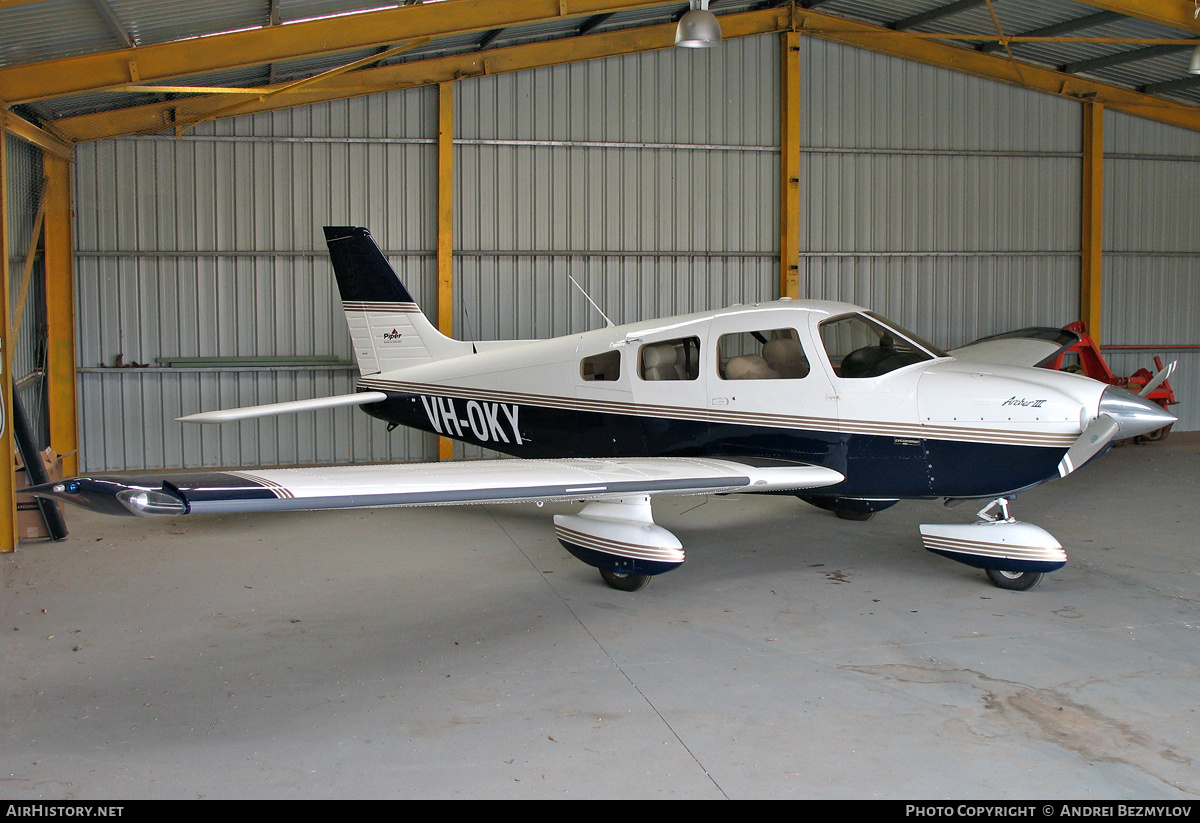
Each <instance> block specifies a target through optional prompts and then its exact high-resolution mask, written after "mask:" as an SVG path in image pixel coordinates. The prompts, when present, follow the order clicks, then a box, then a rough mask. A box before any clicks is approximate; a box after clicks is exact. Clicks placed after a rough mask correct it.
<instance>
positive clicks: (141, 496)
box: [26, 457, 845, 515]
mask: <svg viewBox="0 0 1200 823" xmlns="http://www.w3.org/2000/svg"><path fill="white" fill-rule="evenodd" d="M844 479H845V478H844V477H843V476H842V475H841V474H840V473H839V472H836V471H833V470H832V469H827V468H823V467H821V466H813V465H808V464H804V463H796V462H792V461H786V460H773V459H767V458H700V457H694V458H693V457H637V458H618V459H582V458H581V459H561V460H520V459H506V460H477V461H462V462H447V463H401V464H392V465H366V466H333V467H327V468H295V469H253V470H249V471H217V472H199V473H189V474H178V475H173V476H162V475H158V476H147V475H138V476H134V475H128V476H110V477H73V478H71V479H69V480H62V481H57V482H54V483H46V484H44V485H41V486H35V487H33V488H31V489H29V490H27V492H26V493H30V494H34V495H36V496H39V497H49V498H52V499H55V500H61V501H64V502H69V503H75V504H77V505H80V506H83V507H85V508H88V509H92V510H93V511H99V512H104V513H106V514H135V515H151V514H161V515H181V514H216V513H230V512H267V511H289V510H313V509H350V508H373V507H381V506H437V505H452V504H466V503H518V502H537V501H576V500H612V499H617V498H621V497H626V496H633V495H687V494H721V493H731V492H766V491H784V492H788V491H795V490H801V489H812V488H817V487H820V486H832V485H834V484H837V483H840V482H842V480H844Z"/></svg>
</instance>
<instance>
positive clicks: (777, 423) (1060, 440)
mask: <svg viewBox="0 0 1200 823" xmlns="http://www.w3.org/2000/svg"><path fill="white" fill-rule="evenodd" d="M359 386H360V387H362V388H370V389H378V390H384V391H394V392H404V393H408V394H426V395H439V396H442V397H456V398H461V399H463V400H485V401H490V402H498V403H517V404H520V405H525V406H540V407H542V408H549V409H564V410H569V411H584V412H597V413H608V414H625V415H634V416H638V417H662V418H668V419H674V420H698V421H702V422H708V423H733V424H737V425H746V426H748V425H759V426H768V427H773V428H781V429H804V430H810V431H826V432H834V433H839V434H870V435H883V436H893V437H918V438H924V439H933V440H958V441H966V442H972V443H994V444H1001V445H1017V446H1040V447H1044V448H1067V447H1069V446H1070V445H1071V444H1072V443H1074V442H1075V440H1076V439H1077V438H1078V434H1051V433H1041V432H1024V431H1019V430H1011V429H994V428H986V429H985V428H969V427H966V426H947V425H945V424H932V423H931V424H913V423H893V422H890V421H884V420H838V419H836V418H830V417H807V416H803V415H786V414H771V413H768V412H738V411H712V410H709V409H698V408H691V407H686V406H658V405H650V404H645V403H629V402H617V401H611V400H591V399H585V398H575V397H552V396H546V395H540V394H527V393H522V392H508V391H499V390H494V389H473V388H467V387H459V386H443V385H437V384H428V383H409V382H405V381H400V380H384V379H380V378H370V377H368V378H363V379H362V380H360V381H359Z"/></svg>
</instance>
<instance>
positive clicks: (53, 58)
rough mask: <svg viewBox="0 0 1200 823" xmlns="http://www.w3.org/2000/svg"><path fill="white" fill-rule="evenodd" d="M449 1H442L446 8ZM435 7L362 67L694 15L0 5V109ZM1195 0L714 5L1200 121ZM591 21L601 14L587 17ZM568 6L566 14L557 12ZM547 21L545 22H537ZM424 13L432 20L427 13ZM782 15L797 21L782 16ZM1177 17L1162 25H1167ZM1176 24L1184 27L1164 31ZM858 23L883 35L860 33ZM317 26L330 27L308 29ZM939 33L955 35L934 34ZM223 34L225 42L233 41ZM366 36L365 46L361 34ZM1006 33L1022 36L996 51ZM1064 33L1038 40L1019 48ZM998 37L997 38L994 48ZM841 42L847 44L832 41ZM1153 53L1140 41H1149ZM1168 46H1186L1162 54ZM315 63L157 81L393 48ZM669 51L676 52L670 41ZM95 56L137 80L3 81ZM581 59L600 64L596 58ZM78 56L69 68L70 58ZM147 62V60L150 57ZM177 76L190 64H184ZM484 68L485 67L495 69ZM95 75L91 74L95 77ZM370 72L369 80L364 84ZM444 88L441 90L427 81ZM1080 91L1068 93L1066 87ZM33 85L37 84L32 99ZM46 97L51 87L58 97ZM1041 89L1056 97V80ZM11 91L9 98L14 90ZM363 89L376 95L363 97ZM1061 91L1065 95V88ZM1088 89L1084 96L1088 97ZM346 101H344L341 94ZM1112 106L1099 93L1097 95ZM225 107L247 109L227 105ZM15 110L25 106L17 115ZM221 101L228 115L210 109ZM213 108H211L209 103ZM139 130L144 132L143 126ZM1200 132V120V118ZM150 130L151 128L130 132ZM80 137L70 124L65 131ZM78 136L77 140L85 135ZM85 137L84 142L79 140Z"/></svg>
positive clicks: (318, 43)
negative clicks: (112, 60)
mask: <svg viewBox="0 0 1200 823" xmlns="http://www.w3.org/2000/svg"><path fill="white" fill-rule="evenodd" d="M443 3H444V4H445V5H440V4H443ZM415 5H423V6H424V7H425V8H426V9H429V7H431V6H434V5H438V6H439V8H440V9H444V10H445V17H446V19H447V20H451V19H453V20H457V21H460V22H458V23H448V24H447V26H446V28H445V29H444V30H438V31H436V33H435V34H433V35H430V36H428V37H427V38H422V39H419V40H416V41H415V45H414V46H413V47H412V48H411V49H410V50H408V51H405V52H402V53H399V54H396V55H393V56H390V57H387V58H385V59H383V60H380V61H376V62H375V63H371V64H368V65H364V66H363V67H362V70H365V69H367V68H379V67H381V66H387V65H390V66H396V65H400V64H407V63H414V62H420V61H432V60H435V59H437V58H444V57H448V56H454V55H481V56H482V57H483V58H484V59H486V57H487V52H489V51H492V52H494V51H495V50H500V49H512V48H514V47H516V48H519V47H520V46H522V45H527V44H536V43H554V42H557V43H559V44H560V45H561V46H562V48H563V55H562V56H560V57H559V58H558V60H559V61H560V62H562V61H566V60H570V59H572V57H571V50H572V47H573V44H574V43H575V42H582V41H577V39H578V38H586V37H590V36H594V35H604V34H610V35H611V34H614V33H616V34H617V35H622V34H626V33H629V34H633V33H636V32H639V31H642V30H647V29H648V28H649V27H654V26H658V27H662V26H664V25H670V24H673V23H674V22H675V21H676V20H678V18H679V17H680V16H681V15H682V14H683V13H684V12H685V11H686V10H687V8H688V5H687V3H685V2H680V0H675V2H662V0H658V2H654V0H628V2H618V1H616V0H614V1H613V2H604V0H558V1H557V2H549V3H548V2H544V0H503V2H502V0H424V2H423V3H422V0H405V2H399V3H390V4H380V3H379V2H371V0H206V2H204V3H194V2H180V0H0V106H4V105H8V106H9V107H10V108H12V109H13V110H14V111H15V112H16V113H18V114H20V115H22V116H24V117H26V118H27V119H30V120H32V121H34V122H38V123H40V124H42V125H44V126H46V127H47V128H49V129H51V130H54V128H55V124H56V123H62V124H64V126H65V124H67V123H68V122H69V121H70V119H71V118H76V117H80V116H83V115H91V114H97V113H109V114H111V115H112V117H113V118H114V120H116V119H119V117H120V115H121V113H122V112H126V111H132V110H134V109H136V108H137V107H143V108H145V107H147V106H148V105H153V104H159V105H162V104H165V103H171V102H173V101H186V100H187V99H188V98H189V97H194V96H196V95H193V94H188V93H181V92H179V91H164V92H161V93H159V92H154V91H146V90H144V88H142V87H140V86H138V84H137V81H138V72H139V68H138V61H139V57H140V55H141V54H142V53H145V50H146V49H147V47H149V46H155V45H156V44H183V43H186V42H188V41H196V39H197V38H211V40H206V41H205V43H204V46H202V47H200V48H202V49H204V48H207V46H208V45H209V44H211V47H212V48H211V49H209V51H210V52H211V53H212V54H216V55H219V54H220V52H221V47H222V46H223V44H224V43H225V42H226V41H227V40H229V38H231V37H233V35H229V34H226V33H229V32H237V31H247V30H249V31H254V32H260V33H263V34H264V35H265V34H266V33H268V32H269V31H271V30H278V29H280V28H281V27H282V28H287V27H289V26H291V25H293V24H297V23H299V24H300V25H301V26H303V25H307V24H306V23H304V22H303V21H310V20H313V19H315V18H333V16H335V15H358V14H364V13H370V12H375V16H371V17H363V18H362V19H363V21H364V25H366V26H369V25H370V24H371V22H372V21H374V20H377V19H378V15H379V14H380V10H381V9H391V10H392V11H391V14H393V15H397V16H399V15H403V14H405V13H406V11H407V10H405V9H402V8H400V7H403V6H415ZM1194 5H1196V0H1140V2H1134V0H1120V1H1119V0H1112V1H1111V2H1103V1H1102V0H1094V1H1092V2H1074V1H1073V0H802V1H800V2H795V3H789V2H781V0H766V2H764V1H763V0H711V3H710V8H711V10H712V11H713V12H714V13H716V14H717V15H718V17H720V18H726V19H728V20H730V21H732V20H734V19H735V18H738V17H741V18H746V17H748V16H751V14H752V13H757V12H764V11H765V10H772V9H773V10H778V12H779V14H780V15H785V14H788V13H790V14H791V20H792V25H793V26H794V25H795V23H796V21H797V20H801V18H802V16H803V15H804V14H807V13H809V12H816V13H819V14H820V15H821V21H822V23H821V25H818V26H815V27H814V26H813V25H812V24H811V21H809V20H802V21H801V24H800V26H799V28H800V30H802V31H809V32H810V33H814V34H815V35H816V36H825V34H824V33H825V32H830V31H833V30H834V29H836V27H837V21H839V20H844V21H847V24H848V25H854V26H858V27H859V28H858V31H859V32H860V41H861V38H862V37H863V36H866V37H867V40H868V43H869V45H868V47H874V46H875V44H876V43H879V44H881V47H880V48H879V50H883V51H886V48H885V47H883V43H884V40H885V39H886V38H887V37H893V38H901V37H903V38H906V39H909V40H915V39H917V38H921V39H922V40H923V41H924V42H929V43H931V44H932V43H936V44H938V45H939V47H942V46H951V47H953V48H955V49H962V50H965V51H968V52H975V53H977V54H987V55H992V56H994V57H997V58H1003V59H1004V60H1010V61H1016V63H1017V64H1018V65H1017V69H1016V82H1020V77H1021V67H1023V66H1031V67H1037V68H1040V69H1048V70H1052V71H1054V72H1058V73H1061V74H1062V75H1063V76H1064V80H1069V79H1070V78H1081V79H1086V80H1092V81H1095V82H1096V83H1101V84H1106V85H1108V86H1112V87H1116V88H1118V89H1123V90H1128V91H1132V92H1136V93H1138V94H1141V95H1146V96H1147V97H1146V103H1149V104H1153V102H1154V100H1155V99H1159V100H1162V101H1169V102H1170V103H1172V104H1175V105H1176V106H1178V105H1179V104H1182V105H1183V106H1186V107H1188V108H1194V109H1197V110H1198V111H1200V75H1190V74H1188V73H1187V64H1188V59H1189V57H1190V56H1191V53H1192V49H1193V48H1195V46H1192V45H1191V44H1190V41H1194V42H1196V43H1197V45H1200V23H1197V22H1194V21H1195V18H1194V17H1193V16H1192V14H1191V11H1192V8H1193V6H1194ZM497 9H503V10H505V11H508V10H513V13H514V15H515V16H514V17H513V18H512V19H513V21H514V22H512V23H511V24H506V25H501V26H499V27H482V28H481V27H477V26H475V25H473V24H472V21H473V20H474V19H475V18H473V17H472V14H473V13H474V14H476V15H477V16H478V18H479V19H481V20H482V19H485V18H486V19H492V18H487V15H488V14H490V13H492V12H495V11H496V10H497ZM589 10H591V11H593V12H595V13H589ZM555 11H557V13H554V12H555ZM538 15H540V17H538ZM426 17H427V18H428V17H429V15H428V14H426ZM781 19H786V18H782V17H781ZM1164 21H1165V22H1164ZM1166 23H1173V25H1167V24H1166ZM862 24H867V26H869V27H871V28H870V30H869V31H868V32H867V34H866V35H862V33H861V32H862V30H863V27H862ZM309 28H310V29H312V30H314V31H319V29H315V28H314V27H312V26H310V27H309ZM937 34H942V35H946V37H944V38H938V37H931V36H930V35H937ZM222 35H224V37H222ZM364 36H366V35H364ZM1001 37H1005V38H1017V39H1015V40H1009V41H1008V42H1005V43H1001V42H998V41H999V39H1000V38H1001ZM1030 37H1033V38H1056V39H1053V40H1051V39H1040V40H1027V39H1021V38H1030ZM989 38H993V39H989ZM834 39H836V37H834ZM1147 40H1149V41H1152V42H1137V41H1147ZM1162 40H1171V41H1175V42H1171V43H1161V42H1158V41H1162ZM311 42H312V45H311V52H309V53H302V50H301V51H299V52H298V51H292V52H289V53H288V54H287V55H286V57H285V58H284V59H278V60H274V61H271V62H262V63H256V62H254V61H253V60H246V59H242V60H241V61H240V62H231V63H230V64H228V67H227V68H222V67H221V66H209V67H206V68H208V69H209V70H206V71H203V72H199V73H196V72H192V73H190V74H189V73H187V72H186V70H185V69H183V68H180V69H179V73H178V74H173V75H171V76H170V77H169V78H167V77H165V76H158V77H155V78H153V79H149V80H147V81H146V84H148V85H156V86H168V87H171V88H173V89H178V88H179V87H199V86H204V87H234V88H255V89H257V88H260V87H266V86H270V85H272V84H280V83H287V82H289V81H295V80H298V79H302V78H306V77H312V76H314V75H316V74H319V73H321V72H324V71H328V70H330V69H334V68H337V67H339V66H344V65H346V64H348V63H351V62H353V61H355V60H361V59H367V58H369V57H371V56H372V55H373V54H379V53H381V52H382V51H384V50H385V49H386V48H387V45H386V43H384V44H379V43H375V44H372V45H371V46H369V47H360V48H344V49H334V50H329V49H327V48H326V47H325V46H326V44H325V43H323V42H322V40H321V38H320V36H314V37H312V41H311ZM667 45H669V42H668V43H667ZM939 53H940V54H941V55H943V56H942V57H931V58H929V60H928V62H934V63H935V64H937V61H938V60H944V61H945V64H946V65H948V67H951V68H955V67H956V66H954V65H951V64H952V63H955V62H957V61H956V60H954V59H952V55H953V52H946V51H944V49H943V50H942V51H941V52H939ZM947 54H949V55H951V58H946V57H945V55H947ZM87 55H112V56H114V57H118V58H120V59H121V60H124V61H125V63H127V64H128V66H129V75H130V80H129V82H128V83H126V84H125V85H133V86H134V89H128V88H125V87H124V86H121V85H118V86H115V87H114V86H112V85H111V84H109V85H107V86H104V85H97V87H95V88H89V87H87V84H86V82H84V83H81V84H79V85H78V88H77V89H76V87H74V86H73V87H72V91H71V92H70V93H60V92H59V91H57V90H49V91H48V92H47V93H46V94H44V95H40V94H37V93H36V92H30V91H25V92H17V91H16V90H15V88H13V87H12V86H11V85H10V84H9V83H8V82H7V81H8V78H9V77H10V76H11V75H12V74H13V72H14V71H16V70H17V69H18V68H19V67H24V66H30V65H36V66H37V67H38V70H39V74H40V75H41V76H43V77H45V78H54V77H62V76H65V75H66V74H68V73H70V72H72V71H76V72H78V71H79V70H78V69H77V68H76V66H77V63H71V62H69V61H70V60H71V59H72V58H80V57H82V56H87ZM585 56H589V57H590V56H594V55H592V54H587V55H585ZM64 61H68V62H64ZM146 62H147V63H149V62H151V61H150V59H149V58H147V61H146ZM179 65H180V66H181V67H182V66H184V65H190V64H187V63H185V62H184V61H180V64H179ZM485 70H486V67H485ZM84 73H86V70H85V72H84ZM362 76H364V77H365V75H362ZM431 82H432V81H431ZM1067 85H1068V84H1067V83H1066V82H1064V84H1063V86H1064V89H1066V86H1067ZM28 87H29V85H28V81H27V83H26V86H25V88H26V89H28ZM47 88H48V89H49V87H47ZM1041 90H1043V91H1044V90H1046V88H1045V84H1044V83H1043V86H1042V88H1041ZM10 92H12V93H10ZM351 93H364V92H363V91H362V90H361V89H359V90H357V91H355V92H351ZM1064 93H1066V92H1065V91H1064ZM1088 94H1091V95H1092V96H1096V94H1097V93H1096V92H1095V91H1092V92H1080V93H1078V96H1080V97H1083V98H1084V99H1087V96H1088ZM343 96H345V95H343ZM1099 96H1100V97H1101V98H1103V94H1100V95H1099ZM221 97H222V98H223V99H224V100H228V101H236V100H238V99H245V97H238V96H237V95H232V96H231V95H221ZM3 101H15V105H9V104H7V103H4V102H3ZM212 105H213V106H215V105H216V104H215V103H214V104H212ZM211 107H212V106H210V108H211ZM131 122H132V121H131ZM1198 122H1200V121H1198ZM129 128H130V130H143V131H144V130H146V126H145V125H144V124H143V125H138V126H130V127H129ZM64 130H65V131H66V132H67V133H68V134H69V133H70V130H69V129H64ZM75 139H80V138H75ZM82 139H87V138H82Z"/></svg>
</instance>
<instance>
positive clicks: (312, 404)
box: [177, 391, 387, 423]
mask: <svg viewBox="0 0 1200 823" xmlns="http://www.w3.org/2000/svg"><path fill="white" fill-rule="evenodd" d="M381 400H387V395H386V394H384V393H383V392H381V391H364V392H356V393H355V394H337V395H334V396H333V397H314V398H312V399H311V400H287V401H285V402H283V403H265V404H263V405H261V406H242V407H241V408H238V409H217V410H216V411H208V412H197V413H196V414H189V415H186V416H184V417H180V418H177V419H178V420H179V422H180V423H229V422H232V421H234V420H252V419H254V418H256V417H271V416H273V415H276V414H295V413H296V412H304V411H313V410H315V409H336V408H340V407H341V406H366V405H369V404H371V403H378V402H379V401H381Z"/></svg>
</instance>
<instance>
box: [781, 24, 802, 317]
mask: <svg viewBox="0 0 1200 823" xmlns="http://www.w3.org/2000/svg"><path fill="white" fill-rule="evenodd" d="M779 47H780V49H781V51H782V54H781V56H780V63H781V64H782V70H783V77H782V81H781V82H780V84H779V85H780V95H779V96H780V101H779V104H780V111H779V120H780V123H781V125H782V131H781V133H780V135H779V147H780V152H781V155H782V156H781V160H780V163H779V184H780V203H779V224H780V241H779V294H780V296H781V297H799V296H800V35H799V34H798V33H797V32H794V31H789V32H785V33H784V34H783V35H782V36H781V37H780V43H779Z"/></svg>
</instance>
